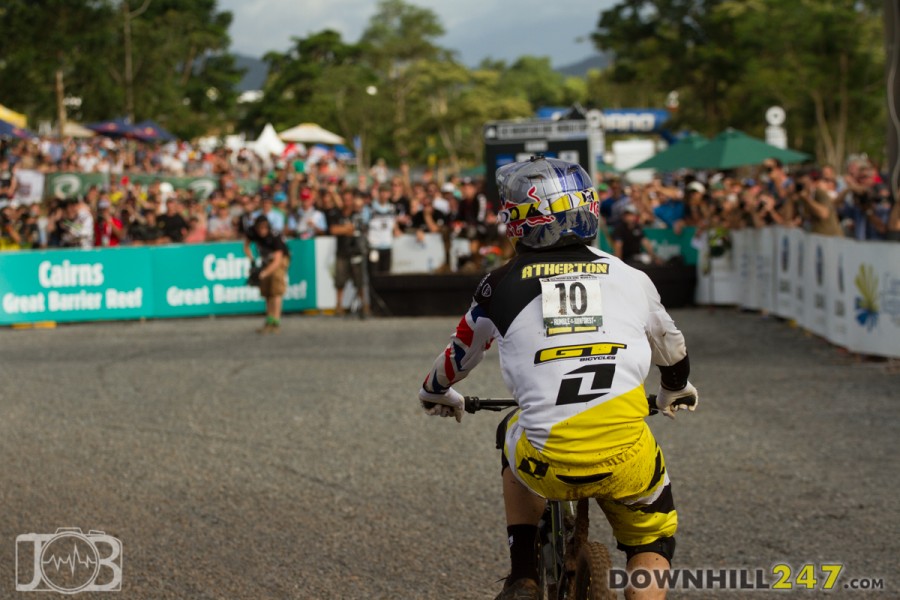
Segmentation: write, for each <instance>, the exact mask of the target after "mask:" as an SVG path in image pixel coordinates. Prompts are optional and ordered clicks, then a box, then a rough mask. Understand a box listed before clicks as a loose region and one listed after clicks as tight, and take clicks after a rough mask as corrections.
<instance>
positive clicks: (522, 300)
mask: <svg viewBox="0 0 900 600" xmlns="http://www.w3.org/2000/svg"><path fill="white" fill-rule="evenodd" d="M494 340H496V341H497V344H498V347H499V351H500V365H501V370H502V374H503V379H504V381H505V382H506V385H507V387H508V388H509V390H510V392H511V393H512V395H513V397H515V398H516V399H517V401H518V403H519V407H520V409H521V413H520V415H519V423H520V425H521V426H522V427H523V428H524V430H525V434H526V435H527V437H528V440H529V441H530V442H531V444H532V445H533V446H534V447H535V448H536V449H537V450H538V451H540V452H541V453H542V454H543V455H544V456H545V457H546V458H548V459H551V460H563V461H566V462H583V463H585V464H587V463H591V462H595V461H597V460H598V459H603V458H607V457H609V456H613V455H615V454H618V453H620V452H623V451H624V450H626V449H628V448H629V447H631V445H632V444H634V443H635V442H636V441H637V439H638V438H639V437H640V436H641V433H642V431H643V428H644V423H643V418H644V417H646V416H647V414H648V406H647V400H646V395H645V392H644V387H643V382H644V379H645V378H646V377H647V374H648V372H649V369H650V365H651V362H652V363H654V364H657V365H661V366H670V365H673V364H675V363H677V362H678V361H680V360H681V359H683V358H684V357H685V355H686V349H685V345H684V337H683V336H682V334H681V332H680V331H679V330H678V329H677V328H676V327H675V324H674V323H673V321H672V319H671V317H670V316H669V315H668V313H667V312H666V310H665V309H664V308H663V306H662V304H661V303H660V298H659V294H658V292H657V291H656V288H655V287H654V285H653V283H652V282H651V281H650V279H649V278H648V277H647V275H645V274H644V273H642V272H641V271H638V270H637V269H635V268H633V267H630V266H628V265H626V264H625V263H624V262H622V261H620V260H619V259H617V258H615V257H614V256H611V255H610V254H607V253H605V252H602V251H600V250H597V249H594V248H590V247H587V246H582V245H576V246H568V247H563V248H558V249H551V250H545V251H527V252H524V253H522V254H519V255H517V256H516V257H515V258H513V259H512V260H511V261H510V262H509V263H507V264H506V265H504V266H502V267H500V268H498V269H497V270H495V271H492V272H491V273H489V274H488V275H487V276H486V277H485V278H484V279H483V280H482V281H481V283H479V285H478V288H477V290H476V292H475V297H474V301H473V303H472V306H471V308H470V309H469V311H468V312H467V313H466V315H465V316H464V317H463V318H462V319H461V320H460V322H459V325H458V326H457V329H456V333H455V334H454V335H453V337H452V339H451V341H450V344H449V345H448V346H447V348H446V350H445V351H444V352H443V353H442V354H441V355H440V356H438V359H437V360H436V361H435V364H434V367H433V369H432V371H431V372H430V373H429V375H428V376H427V378H426V381H425V383H424V387H425V389H426V390H428V391H430V392H437V393H441V392H443V391H445V390H446V389H447V388H448V387H449V386H450V385H452V384H453V383H455V382H457V381H459V380H461V379H463V378H464V377H465V376H466V375H467V374H468V372H469V371H471V369H473V368H474V367H475V366H476V365H477V364H478V363H479V362H480V361H481V359H482V357H483V355H484V351H485V350H486V349H487V348H489V347H490V345H491V343H492V341H494Z"/></svg>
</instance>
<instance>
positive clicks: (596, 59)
mask: <svg viewBox="0 0 900 600" xmlns="http://www.w3.org/2000/svg"><path fill="white" fill-rule="evenodd" d="M610 62H611V58H610V57H609V56H608V55H606V54H595V55H593V56H589V57H587V58H585V59H583V60H580V61H578V62H576V63H572V64H570V65H566V66H564V67H559V68H558V69H556V71H557V72H558V73H562V74H563V75H571V76H574V77H584V76H586V75H587V72H588V71H590V70H591V69H605V68H606V67H608V66H609V63H610ZM234 63H235V65H236V66H237V68H239V69H244V77H243V79H241V81H240V83H238V85H237V91H238V92H248V91H255V90H261V89H262V88H263V84H264V83H265V82H266V75H267V74H268V73H269V66H268V65H267V64H266V63H265V61H263V60H262V59H259V58H254V57H252V56H247V55H245V54H235V55H234Z"/></svg>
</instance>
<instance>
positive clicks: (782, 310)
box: [774, 227, 797, 319]
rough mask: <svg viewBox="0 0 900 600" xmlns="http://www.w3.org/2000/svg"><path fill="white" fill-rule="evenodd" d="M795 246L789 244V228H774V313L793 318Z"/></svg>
mask: <svg viewBox="0 0 900 600" xmlns="http://www.w3.org/2000/svg"><path fill="white" fill-rule="evenodd" d="M795 254H796V248H795V247H794V245H793V244H791V230H790V229H786V228H784V227H776V228H775V310H774V312H775V314H776V315H778V316H779V317H784V318H785V319H793V318H794V317H795V313H794V307H795V302H794V276H795V275H794V271H795V268H794V266H793V263H794V262H795V261H796V260H797V259H796V257H795Z"/></svg>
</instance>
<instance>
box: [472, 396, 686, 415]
mask: <svg viewBox="0 0 900 600" xmlns="http://www.w3.org/2000/svg"><path fill="white" fill-rule="evenodd" d="M464 401H465V409H466V412H467V413H471V414H475V413H476V412H478V411H480V410H490V411H494V412H497V411H501V410H503V409H504V408H511V407H513V406H517V405H518V403H517V402H516V401H515V399H514V398H479V397H478V396H464ZM696 402H697V398H696V397H695V396H690V397H688V398H679V399H678V400H676V401H675V404H676V405H678V406H681V405H684V404H686V405H688V406H690V405H692V404H695V403H696ZM647 404H648V405H649V408H650V414H651V415H655V414H656V413H658V412H659V407H657V406H656V394H650V395H649V396H647Z"/></svg>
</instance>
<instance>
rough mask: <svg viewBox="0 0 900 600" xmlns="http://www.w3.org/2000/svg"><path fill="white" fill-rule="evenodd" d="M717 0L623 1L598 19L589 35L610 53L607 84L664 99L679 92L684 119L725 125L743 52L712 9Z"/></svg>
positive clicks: (729, 27)
mask: <svg viewBox="0 0 900 600" xmlns="http://www.w3.org/2000/svg"><path fill="white" fill-rule="evenodd" d="M721 1H722V0H624V1H622V2H619V4H617V5H616V6H614V7H612V8H610V9H609V10H606V11H604V12H603V13H601V15H600V21H599V23H598V26H597V27H598V29H597V31H596V33H594V35H593V40H594V44H595V45H596V46H597V48H598V49H600V50H607V51H612V52H613V53H614V54H615V60H614V63H613V66H612V67H611V69H612V80H613V81H615V82H616V83H620V84H637V85H639V86H640V87H643V88H647V89H648V90H652V91H653V92H655V94H656V95H662V96H663V97H664V95H665V94H666V93H667V92H669V91H671V90H679V91H681V92H682V96H683V98H684V99H685V101H683V102H682V112H681V116H682V118H683V119H684V120H686V121H689V122H694V123H700V124H702V125H703V129H704V130H707V129H708V130H710V131H712V132H715V131H719V130H721V129H722V128H724V127H725V126H726V125H727V124H729V122H730V118H731V114H730V106H729V103H728V102H727V94H728V92H729V90H730V89H731V87H732V86H733V85H734V84H735V82H736V81H738V80H739V79H740V77H741V75H742V72H743V69H742V65H743V63H744V61H745V52H744V51H743V49H742V47H741V45H740V44H739V43H737V40H735V39H734V37H733V30H732V25H733V23H731V22H730V21H728V20H723V19H720V18H719V15H718V14H717V13H716V12H715V8H716V7H717V6H718V5H719V4H720V3H721Z"/></svg>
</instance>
